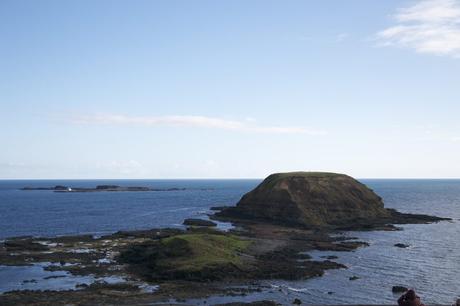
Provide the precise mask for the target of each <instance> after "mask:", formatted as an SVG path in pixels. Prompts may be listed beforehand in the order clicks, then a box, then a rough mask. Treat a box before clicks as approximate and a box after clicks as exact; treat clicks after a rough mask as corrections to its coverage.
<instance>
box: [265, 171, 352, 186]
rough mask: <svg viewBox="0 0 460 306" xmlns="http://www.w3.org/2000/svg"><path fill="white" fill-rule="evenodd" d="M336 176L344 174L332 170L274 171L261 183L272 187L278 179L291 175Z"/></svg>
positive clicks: (306, 176)
mask: <svg viewBox="0 0 460 306" xmlns="http://www.w3.org/2000/svg"><path fill="white" fill-rule="evenodd" d="M337 176H344V174H340V173H333V172H302V171H298V172H282V173H274V174H271V175H269V176H268V177H267V178H266V179H265V180H264V181H263V182H262V184H261V185H263V186H264V187H267V188H273V187H274V186H275V185H276V183H277V182H278V181H280V180H283V179H285V178H291V177H305V178H311V177H318V178H326V177H337Z"/></svg>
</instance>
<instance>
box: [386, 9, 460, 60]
mask: <svg viewBox="0 0 460 306" xmlns="http://www.w3.org/2000/svg"><path fill="white" fill-rule="evenodd" d="M394 18H395V20H396V22H397V24H396V25H394V26H392V27H389V28H387V29H385V30H383V31H381V32H379V33H378V34H377V36H378V37H379V39H380V40H381V42H382V44H383V45H384V46H399V47H405V48H411V49H415V50H416V52H419V53H427V54H435V55H447V56H451V57H455V58H458V57H460V0H423V1H418V2H417V3H416V4H414V5H412V6H409V7H405V8H400V9H399V10H398V13H397V14H396V15H395V16H394Z"/></svg>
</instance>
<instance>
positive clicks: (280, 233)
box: [0, 173, 446, 305]
mask: <svg viewBox="0 0 460 306" xmlns="http://www.w3.org/2000/svg"><path fill="white" fill-rule="evenodd" d="M286 179H287V181H286ZM330 180H333V181H334V180H339V183H338V185H337V184H336V182H335V181H334V182H333V188H334V190H333V191H334V192H336V193H337V194H340V197H335V196H334V195H331V190H330V189H328V188H329V186H330V185H328V184H330ZM318 181H319V182H320V184H319V185H318V184H317V182H318ZM264 182H265V183H262V185H261V187H260V186H259V187H257V188H259V189H257V188H256V192H255V193H254V192H252V194H251V193H248V194H247V195H245V196H244V197H243V198H242V201H240V203H238V204H237V206H236V207H232V208H228V207H218V208H214V209H212V210H213V211H215V214H213V215H211V216H210V218H211V219H215V220H219V221H230V222H232V223H233V225H234V226H235V228H234V229H231V230H230V231H228V232H224V231H220V230H219V229H216V228H214V224H213V223H212V222H211V221H202V222H201V221H199V220H196V219H188V220H185V224H187V225H188V227H187V229H186V230H181V229H168V228H164V229H151V230H141V231H121V232H117V233H114V234H111V235H105V236H102V237H93V236H92V235H81V236H64V237H55V238H34V237H17V238H11V239H7V240H5V241H3V242H2V243H0V265H3V266H27V265H34V264H43V263H48V264H47V265H46V266H45V268H44V269H45V270H47V271H62V272H66V273H68V274H69V275H73V276H91V277H93V278H95V279H96V281H94V282H92V283H90V284H77V286H76V288H75V289H76V290H66V291H41V290H35V291H30V290H22V291H10V292H5V293H3V294H1V295H0V304H2V305H15V304H18V303H19V304H31V303H36V304H40V303H41V304H72V303H76V304H79V303H83V304H84V303H93V304H94V303H96V304H126V305H132V304H142V303H153V302H165V303H174V302H183V301H186V300H188V299H192V298H206V297H208V296H212V295H231V296H233V295H245V294H248V293H250V292H259V291H262V290H263V289H264V288H263V285H261V281H262V280H268V279H284V280H301V279H308V278H311V277H318V276H321V275H323V274H324V272H325V271H326V270H328V269H346V268H347V267H346V266H344V265H343V264H340V263H337V262H335V261H334V259H336V258H334V257H327V258H323V259H324V260H312V259H311V257H310V256H309V255H308V252H310V251H313V250H320V251H343V252H349V251H353V250H355V249H357V248H359V247H365V246H367V243H366V242H362V241H357V240H356V239H354V238H353V237H344V236H340V235H336V234H338V233H342V232H343V231H345V230H398V228H397V227H395V226H394V225H393V224H409V223H431V222H438V221H442V220H446V219H443V218H438V217H433V216H425V215H414V214H402V213H399V212H397V211H395V210H389V209H385V208H383V203H381V199H380V198H379V197H378V196H376V195H375V194H373V193H372V192H371V191H368V190H366V189H365V186H361V185H356V183H355V181H353V180H352V179H351V178H349V177H344V176H342V175H339V176H336V175H335V174H326V175H324V174H319V175H318V174H317V173H314V174H311V173H307V174H305V173H301V174H299V173H295V174H289V175H286V174H283V175H279V176H277V177H269V179H268V180H266V181H264ZM286 182H287V183H286ZM267 183H268V184H269V185H270V188H268V189H265V188H266V185H267ZM264 184H265V185H264ZM315 184H316V185H315ZM341 184H342V185H341ZM344 184H345V185H344ZM277 186H278V187H277ZM279 186H280V187H279ZM293 186H295V189H292V188H293ZM305 186H309V187H308V188H310V189H308V188H307V189H308V190H306V191H302V190H303V189H302V188H305ZM312 186H313V187H312ZM318 186H321V188H324V190H321V189H320V188H318ZM337 186H339V187H337ZM342 186H345V187H343V188H342ZM312 188H313V189H314V192H312V191H311V189H312ZM337 188H339V189H337ZM340 188H342V189H340ZM260 190H262V191H263V192H262V193H260ZM299 190H300V192H299ZM302 192H304V193H302ZM254 194H255V195H256V196H254ZM299 194H300V197H299ZM260 197H262V199H263V201H259V198H260ZM305 197H309V201H304V198H305ZM347 197H349V198H351V199H352V200H353V201H354V202H351V201H349V202H347V201H345V202H343V201H342V199H344V198H345V199H346V198H347ZM248 199H251V201H247V200H248ZM273 199H275V200H273ZM318 199H320V202H321V201H322V202H324V199H326V200H327V201H328V202H327V203H326V204H324V205H329V211H326V215H321V214H322V213H323V210H324V209H323V208H321V206H318V207H319V210H318V211H315V209H318V207H317V206H309V205H311V203H315V201H316V202H317V201H318ZM363 199H364V200H363ZM361 200H362V203H363V204H359V201H361ZM334 201H335V202H334ZM322 202H321V203H322ZM260 203H265V204H264V205H265V206H263V205H262V206H261V204H260ZM350 203H351V204H350ZM356 203H358V204H359V205H361V206H359V205H358V207H355V208H353V207H350V205H352V204H353V205H355V204H356ZM267 205H268V206H267ZM347 205H348V206H347ZM363 205H364V206H363ZM366 205H369V207H368V206H366ZM259 209H262V210H264V209H265V210H267V211H269V212H270V213H271V214H272V216H276V218H275V217H273V218H267V217H266V216H267V215H266V211H261V210H259ZM366 209H368V211H365V210H366ZM362 210H364V211H362ZM293 212H296V215H295V217H296V219H293V216H292V213H293ZM305 212H308V215H304V214H305ZM333 214H337V215H336V216H334V215H333ZM312 216H314V217H315V219H312ZM340 220H345V221H343V222H342V221H340ZM292 221H295V222H292ZM307 221H308V222H312V223H311V224H310V223H307ZM110 277H112V278H114V277H115V278H118V279H121V280H123V281H121V282H117V283H109V282H106V281H104V278H110ZM350 281H353V279H351V278H350ZM146 288H149V289H148V290H146ZM260 303H265V304H257V305H275V304H274V303H273V302H269V301H266V302H260ZM267 303H268V304H267ZM270 303H271V304H270ZM233 305H238V304H233Z"/></svg>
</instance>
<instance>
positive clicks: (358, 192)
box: [221, 172, 390, 226]
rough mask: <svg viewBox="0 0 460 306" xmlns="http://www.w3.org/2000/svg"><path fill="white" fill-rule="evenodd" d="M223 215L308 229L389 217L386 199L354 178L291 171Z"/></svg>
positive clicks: (268, 180) (267, 182) (272, 177)
mask: <svg viewBox="0 0 460 306" xmlns="http://www.w3.org/2000/svg"><path fill="white" fill-rule="evenodd" d="M221 215H222V216H225V215H228V216H241V217H245V218H256V219H265V220H271V221H275V222H281V223H288V224H292V225H295V224H297V225H304V226H325V225H334V226H340V225H348V224H350V223H352V222H362V221H365V220H367V221H369V222H371V221H372V220H376V219H381V218H387V217H389V215H390V212H389V211H387V210H386V209H385V208H384V207H383V202H382V199H381V198H380V197H379V196H378V195H377V194H375V193H374V192H373V191H372V190H371V189H369V188H367V187H366V186H365V185H364V184H362V183H360V182H358V181H357V180H355V179H353V178H352V177H350V176H347V175H343V174H336V173H318V172H291V173H277V174H272V175H270V176H269V177H267V178H266V179H265V180H264V181H263V182H262V183H261V184H260V185H259V186H257V187H256V188H255V189H254V190H252V191H250V192H249V193H247V194H245V195H244V196H243V197H242V198H241V200H240V201H239V202H238V204H237V206H236V207H233V208H229V209H227V210H224V211H222V212H221Z"/></svg>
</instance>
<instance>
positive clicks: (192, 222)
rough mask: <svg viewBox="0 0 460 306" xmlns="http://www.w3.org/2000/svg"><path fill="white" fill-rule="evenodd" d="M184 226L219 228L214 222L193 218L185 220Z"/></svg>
mask: <svg viewBox="0 0 460 306" xmlns="http://www.w3.org/2000/svg"><path fill="white" fill-rule="evenodd" d="M183 224H184V225H189V226H217V224H216V223H214V222H212V221H209V220H203V219H193V218H189V219H185V220H184V223H183Z"/></svg>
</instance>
